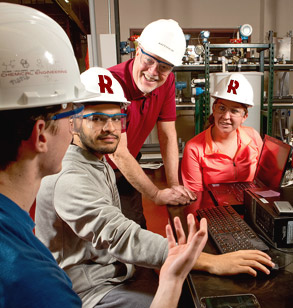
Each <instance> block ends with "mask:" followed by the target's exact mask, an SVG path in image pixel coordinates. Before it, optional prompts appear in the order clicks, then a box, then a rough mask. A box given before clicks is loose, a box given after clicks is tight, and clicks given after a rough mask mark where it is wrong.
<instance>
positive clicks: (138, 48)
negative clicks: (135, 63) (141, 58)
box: [135, 46, 140, 57]
mask: <svg viewBox="0 0 293 308" xmlns="http://www.w3.org/2000/svg"><path fill="white" fill-rule="evenodd" d="M139 50H140V47H139V46H137V47H136V51H135V56H136V57H137V56H138V55H139Z"/></svg>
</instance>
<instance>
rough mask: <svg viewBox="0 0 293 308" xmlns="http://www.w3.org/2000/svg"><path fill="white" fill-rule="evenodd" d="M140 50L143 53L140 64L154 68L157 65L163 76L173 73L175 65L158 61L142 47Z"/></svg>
mask: <svg viewBox="0 0 293 308" xmlns="http://www.w3.org/2000/svg"><path fill="white" fill-rule="evenodd" d="M140 50H141V52H142V54H141V57H140V63H141V64H143V65H145V66H147V67H148V68H149V67H152V66H154V65H155V64H156V63H157V64H158V71H159V73H161V74H168V73H170V72H171V71H172V69H173V67H174V65H171V64H169V63H167V62H164V61H161V60H159V59H157V58H156V57H154V56H152V55H150V54H148V53H146V52H145V51H144V50H143V49H142V48H141V47H140Z"/></svg>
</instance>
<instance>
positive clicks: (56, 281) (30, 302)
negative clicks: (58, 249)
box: [0, 194, 81, 308]
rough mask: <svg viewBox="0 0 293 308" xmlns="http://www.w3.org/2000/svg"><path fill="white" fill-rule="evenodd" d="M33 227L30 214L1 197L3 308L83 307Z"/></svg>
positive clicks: (0, 304)
mask: <svg viewBox="0 0 293 308" xmlns="http://www.w3.org/2000/svg"><path fill="white" fill-rule="evenodd" d="M34 226H35V225H34V222H33V221H32V219H31V218H30V216H29V214H28V213H27V212H25V211H24V210H22V209H21V208H20V207H19V206H18V205H17V204H15V203H14V202H13V201H11V200H10V199H8V198H7V197H5V196H4V195H2V194H0V308H2V307H3V308H4V307H5V308H8V307H13V308H15V307H22V308H23V307H29V308H33V307H38V308H40V307H41V308H44V307H50V308H52V307H54V308H56V307H62V308H65V307H66V308H67V307H81V301H80V299H79V297H78V296H77V295H76V293H74V291H73V290H72V283H71V281H70V279H69V278H68V276H67V275H66V273H65V272H64V271H63V270H62V269H61V268H60V267H59V266H58V264H57V262H56V261H55V259H54V258H53V256H52V254H51V252H50V251H49V250H48V249H47V248H46V247H45V246H44V245H43V244H42V243H41V242H40V241H39V240H38V239H37V238H36V237H35V235H34V234H33V228H34Z"/></svg>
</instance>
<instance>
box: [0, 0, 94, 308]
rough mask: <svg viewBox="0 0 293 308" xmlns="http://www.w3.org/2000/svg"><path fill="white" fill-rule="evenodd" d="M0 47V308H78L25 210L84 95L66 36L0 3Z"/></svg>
mask: <svg viewBox="0 0 293 308" xmlns="http://www.w3.org/2000/svg"><path fill="white" fill-rule="evenodd" d="M0 40H1V42H2V43H1V46H0V59H1V66H0V128H1V135H0V144H1V151H0V264H1V266H0V307H1V308H2V307H5V308H7V307H29V308H32V307H38V308H39V307H42V308H44V307H54V308H56V307H81V301H80V299H79V297H78V296H77V295H76V294H75V293H74V292H73V290H72V284H71V281H70V279H69V278H68V277H67V275H66V274H65V272H64V271H63V270H61V269H60V268H59V266H58V264H57V263H56V261H55V260H54V258H53V256H52V254H51V253H50V251H49V250H48V249H47V248H46V247H45V246H44V245H43V244H42V243H41V242H40V241H39V240H38V239H37V238H36V237H35V235H34V233H33V228H34V222H33V221H32V219H31V218H30V216H29V210H30V208H31V205H32V204H33V202H34V200H35V197H36V193H37V191H38V189H39V186H40V182H41V179H42V178H43V177H44V176H46V175H49V174H53V173H57V172H59V171H60V170H61V161H62V158H63V156H64V154H65V151H66V150H67V147H68V145H69V143H70V142H71V140H72V134H73V133H74V132H75V131H78V127H79V125H80V124H81V119H80V118H79V116H81V115H82V111H83V106H81V105H78V104H73V103H71V102H72V101H75V100H78V99H81V98H85V97H88V96H89V95H88V94H89V93H88V92H87V91H86V90H85V89H84V87H83V85H82V83H81V81H80V72H79V69H78V65H77V62H76V59H75V57H74V53H73V49H72V46H71V43H70V41H69V39H68V37H67V35H66V33H65V32H64V31H63V30H62V28H61V27H60V26H59V25H58V24H57V23H56V22H55V21H53V20H52V19H51V18H49V17H48V16H46V15H44V14H43V13H41V12H39V11H36V10H34V9H32V8H29V7H25V6H20V5H14V4H8V3H0Z"/></svg>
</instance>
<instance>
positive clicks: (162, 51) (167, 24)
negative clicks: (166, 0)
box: [137, 19, 186, 65]
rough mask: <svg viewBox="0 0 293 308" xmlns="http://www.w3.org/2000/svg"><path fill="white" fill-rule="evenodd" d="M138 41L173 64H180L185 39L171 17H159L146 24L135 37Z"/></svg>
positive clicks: (147, 49) (184, 47) (146, 48)
mask: <svg viewBox="0 0 293 308" xmlns="http://www.w3.org/2000/svg"><path fill="white" fill-rule="evenodd" d="M137 41H138V43H139V44H141V45H142V47H143V48H145V50H146V51H149V52H151V53H153V54H155V55H157V56H159V57H160V58H162V59H165V60H166V61H168V62H170V63H172V64H173V65H181V64H182V58H183V56H184V53H185V49H186V40H185V36H184V34H183V31H182V29H181V28H180V26H179V24H178V23H177V22H176V21H175V20H173V19H159V20H157V21H154V22H152V23H150V24H149V25H147V26H146V27H145V28H144V30H143V31H142V33H141V35H140V36H139V38H138V39H137Z"/></svg>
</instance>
